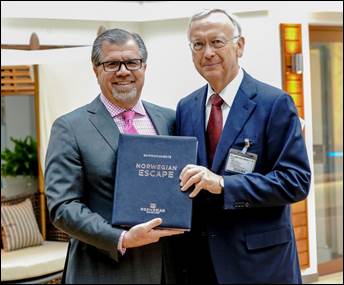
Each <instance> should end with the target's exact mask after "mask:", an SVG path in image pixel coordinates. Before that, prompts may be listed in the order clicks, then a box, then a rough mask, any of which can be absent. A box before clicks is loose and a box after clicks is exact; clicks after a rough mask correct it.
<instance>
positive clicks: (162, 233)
mask: <svg viewBox="0 0 344 285" xmlns="http://www.w3.org/2000/svg"><path fill="white" fill-rule="evenodd" d="M154 232H155V234H157V235H158V236H159V237H166V236H173V235H180V234H183V233H184V231H180V230H154Z"/></svg>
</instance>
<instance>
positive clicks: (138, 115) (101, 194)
mask: <svg viewBox="0 0 344 285" xmlns="http://www.w3.org/2000/svg"><path fill="white" fill-rule="evenodd" d="M92 63H93V70H94V73H95V75H96V77H97V80H98V83H99V85H100V89H101V94H100V95H99V96H97V98H96V99H95V100H94V101H93V102H91V103H90V104H88V105H86V106H84V107H81V108H79V109H77V110H75V111H73V112H71V113H69V114H66V115H64V116H62V117H60V118H58V119H57V120H56V121H55V123H54V125H53V127H52V131H51V136H50V142H49V146H48V151H47V156H46V172H45V186H46V196H47V202H48V208H49V214H50V217H51V219H52V221H53V223H54V224H55V225H56V226H57V227H58V228H60V229H62V230H63V231H65V232H66V233H68V234H69V235H70V236H71V240H70V243H69V248H68V253H67V259H66V264H65V270H64V282H66V283H83V284H86V283H93V284H105V283H112V284H124V283H126V284H137V283H143V284H150V283H160V282H163V283H173V282H174V275H173V274H174V272H173V267H172V266H171V265H172V263H173V260H171V259H170V255H169V254H168V250H169V247H168V244H167V243H166V240H165V239H163V240H161V241H159V239H160V238H161V237H165V236H171V235H175V234H180V233H182V232H180V231H174V230H161V229H156V227H157V226H159V225H160V224H161V222H162V221H161V219H159V218H156V219H153V220H151V221H149V222H147V223H144V224H139V225H136V226H134V227H132V228H130V229H129V230H128V231H124V230H123V229H121V228H119V227H112V226H111V224H110V223H111V215H112V205H113V193H114V185H115V181H114V179H115V172H116V169H115V161H116V153H117V143H118V138H119V134H120V133H127V134H143V135H158V134H161V135H170V134H173V133H174V129H175V112H174V111H172V110H169V109H165V108H162V107H159V106H156V105H153V104H150V103H148V102H144V101H141V100H140V95H141V92H142V88H143V84H144V76H145V70H146V66H147V50H146V47H145V44H144V42H143V40H142V39H141V37H140V36H139V35H137V34H135V33H129V32H127V31H124V30H120V29H113V30H108V31H105V32H104V33H102V34H101V35H99V36H98V37H97V38H96V40H95V41H94V44H93V49H92ZM128 183H130V181H128Z"/></svg>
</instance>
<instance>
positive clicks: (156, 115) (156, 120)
mask: <svg viewBox="0 0 344 285" xmlns="http://www.w3.org/2000/svg"><path fill="white" fill-rule="evenodd" d="M142 104H143V106H144V107H145V110H146V112H147V114H148V116H149V118H150V119H151V121H152V123H153V125H154V127H155V129H156V131H157V133H158V135H166V136H167V135H169V130H168V127H167V124H166V122H165V119H164V116H163V115H162V114H161V112H160V110H159V109H158V108H157V107H156V106H154V105H152V104H149V103H148V102H145V101H142Z"/></svg>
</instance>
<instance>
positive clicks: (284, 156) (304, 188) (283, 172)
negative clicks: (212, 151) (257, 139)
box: [224, 94, 311, 209]
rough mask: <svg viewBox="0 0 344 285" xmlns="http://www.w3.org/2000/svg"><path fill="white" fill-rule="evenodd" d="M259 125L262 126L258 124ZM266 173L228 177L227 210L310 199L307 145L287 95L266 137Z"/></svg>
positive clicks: (271, 118)
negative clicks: (239, 206)
mask: <svg viewBox="0 0 344 285" xmlns="http://www.w3.org/2000/svg"><path fill="white" fill-rule="evenodd" d="M257 123H259V122H257ZM265 137H266V138H265V140H264V142H265V143H266V146H265V149H267V152H266V153H263V154H260V155H262V156H263V158H264V162H263V163H264V165H265V166H266V169H267V172H266V173H258V172H253V173H250V174H236V175H231V176H226V175H225V176H224V208H225V209H234V208H238V207H236V206H235V205H238V203H239V204H240V205H242V207H245V208H251V207H273V206H281V205H286V204H290V203H293V202H297V201H300V200H303V199H305V198H306V197H307V194H308V191H309V185H310V179H311V173H310V168H309V163H308V157H307V152H306V147H305V143H304V140H303V137H302V133H301V126H300V121H299V118H298V115H297V111H296V108H295V106H294V103H293V101H292V99H291V97H290V96H289V95H286V94H283V95H281V96H278V97H277V99H275V102H274V103H273V105H272V108H271V111H270V115H269V119H268V122H267V126H266V133H265Z"/></svg>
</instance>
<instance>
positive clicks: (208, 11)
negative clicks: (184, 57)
mask: <svg viewBox="0 0 344 285" xmlns="http://www.w3.org/2000/svg"><path fill="white" fill-rule="evenodd" d="M214 13H222V14H224V15H226V16H227V17H228V19H229V20H230V21H231V23H232V24H233V27H234V34H233V36H234V37H240V36H241V26H240V24H239V22H238V21H237V20H236V19H235V18H234V16H233V15H230V14H228V13H227V12H226V11H225V10H222V9H206V10H203V11H202V12H199V13H197V14H194V15H193V16H192V17H191V18H190V21H189V28H188V38H189V39H190V28H191V24H192V22H195V21H198V20H201V19H204V18H206V17H208V16H209V15H210V14H214Z"/></svg>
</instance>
